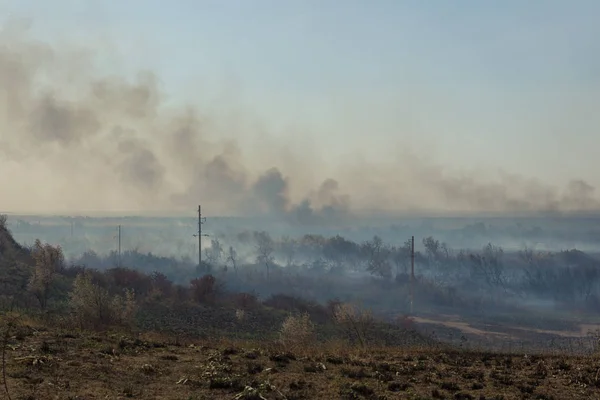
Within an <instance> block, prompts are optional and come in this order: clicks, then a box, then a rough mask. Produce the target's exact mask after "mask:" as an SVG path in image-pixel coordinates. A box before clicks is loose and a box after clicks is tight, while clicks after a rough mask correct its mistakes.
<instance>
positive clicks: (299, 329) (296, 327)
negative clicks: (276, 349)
mask: <svg viewBox="0 0 600 400" xmlns="http://www.w3.org/2000/svg"><path fill="white" fill-rule="evenodd" d="M279 335H280V341H281V343H282V344H283V345H284V346H286V347H296V346H302V345H307V344H309V343H311V342H312V341H313V340H314V335H315V325H314V324H313V323H312V321H311V320H310V315H308V313H304V314H301V315H298V316H294V315H289V316H288V317H287V318H286V319H285V321H283V324H282V325H281V330H280V331H279Z"/></svg>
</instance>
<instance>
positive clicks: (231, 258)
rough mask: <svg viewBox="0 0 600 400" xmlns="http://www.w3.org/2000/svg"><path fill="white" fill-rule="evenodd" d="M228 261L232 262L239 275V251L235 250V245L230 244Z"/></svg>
mask: <svg viewBox="0 0 600 400" xmlns="http://www.w3.org/2000/svg"><path fill="white" fill-rule="evenodd" d="M227 262H231V266H232V267H233V270H234V272H235V274H236V275H237V272H238V270H237V251H235V249H234V248H233V246H229V250H228V251H227Z"/></svg>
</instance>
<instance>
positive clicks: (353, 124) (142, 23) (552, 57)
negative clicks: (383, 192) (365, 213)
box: [0, 0, 600, 209]
mask: <svg viewBox="0 0 600 400" xmlns="http://www.w3.org/2000/svg"><path fill="white" fill-rule="evenodd" d="M599 15H600V2H598V1H592V0H590V1H584V0H580V1H566V0H565V1H552V0H547V1H541V0H538V1H512V0H505V1H496V2H491V1H467V0H463V1H417V0H415V1H401V0H395V1H394V0H374V1H366V0H364V1H358V0H347V1H333V0H321V1H316V0H315V1H313V0H304V1H300V0H288V1H276V0H272V1H267V0H253V1H250V0H239V1H230V0H218V1H217V0H215V1H201V0H196V1H192V0H189V1H175V0H174V1H169V2H167V1H156V0H154V1H150V0H144V1H142V0H128V1H122V2H117V1H100V0H96V1H84V0H81V1H76V0H70V1H66V0H64V1H60V0H54V1H28V0H18V1H7V0H4V1H2V0H0V16H5V17H4V18H3V21H4V22H7V21H8V22H9V23H11V24H15V23H17V22H15V21H17V20H21V21H22V19H23V18H26V19H29V20H30V22H31V29H30V32H29V37H30V38H35V39H37V40H41V41H45V42H48V43H51V44H52V45H53V46H55V48H63V47H68V46H70V47H73V48H75V47H80V48H85V49H87V50H88V51H92V52H93V53H94V71H95V72H94V73H97V74H120V75H122V76H126V75H131V76H133V75H134V73H135V72H136V71H138V70H140V69H147V70H151V71H153V72H154V73H155V74H156V76H157V77H158V80H159V88H160V90H161V92H163V93H165V94H166V95H168V99H169V101H170V102H173V103H183V102H192V103H194V104H197V105H202V107H204V109H205V110H209V112H213V113H214V115H219V117H218V118H217V119H218V120H219V124H220V125H219V126H221V128H220V129H221V131H222V132H223V136H227V137H229V138H234V139H235V140H236V142H237V143H238V146H239V148H240V149H242V152H243V153H244V154H245V155H246V156H245V163H246V164H247V165H252V166H254V165H256V169H258V170H259V169H262V170H264V169H266V168H268V167H269V166H277V167H279V168H281V169H282V170H283V171H288V172H285V173H286V174H287V175H290V176H291V175H293V173H292V172H289V171H292V170H294V168H296V169H297V168H302V166H303V165H307V166H306V167H305V170H306V171H305V172H304V173H303V174H302V178H298V179H299V182H303V183H304V182H306V186H307V187H308V186H310V185H311V184H314V182H317V183H318V182H320V181H323V180H324V179H326V178H329V177H333V178H335V179H337V180H339V182H340V185H341V188H342V189H343V188H344V182H346V184H348V183H349V182H350V179H349V178H348V177H346V181H344V175H345V174H346V175H347V174H348V171H350V170H352V168H350V167H347V164H348V163H350V162H354V161H356V160H359V162H358V163H355V164H353V167H354V168H356V169H357V170H360V171H362V172H361V173H362V174H365V175H368V174H369V172H368V169H369V167H370V166H372V165H377V166H378V167H377V168H379V167H381V168H385V169H386V170H393V169H394V168H395V167H394V166H397V167H398V168H402V169H406V168H410V163H406V162H402V161H399V158H402V157H404V156H403V155H402V154H404V153H403V152H407V151H408V152H410V153H411V154H412V155H413V156H416V157H419V158H426V159H427V163H434V164H435V165H437V166H440V168H442V169H443V170H444V171H452V172H451V173H453V174H458V175H460V176H462V175H461V174H463V173H464V174H473V173H482V172H481V171H487V170H489V171H492V172H493V171H494V170H495V169H498V168H499V169H501V170H503V171H505V172H507V173H510V174H515V175H519V176H521V177H524V178H527V179H529V178H536V179H539V180H541V181H542V182H544V184H548V185H552V186H556V187H560V188H562V187H564V186H565V185H566V184H567V182H568V181H569V180H571V179H581V180H584V181H586V182H587V183H589V184H591V185H592V186H600V162H599V161H598V157H597V156H596V153H597V151H598V149H599V148H600V146H599V145H600V131H599V128H600V112H596V109H597V108H598V104H600V39H598V38H600V24H598V16H599ZM21 23H22V22H21ZM28 40H32V39H28ZM6 126H7V125H5V131H4V132H2V133H0V135H16V133H7V132H6ZM221 131H219V132H221ZM265 135H269V136H270V137H271V138H272V140H273V141H272V142H269V143H275V144H276V145H275V144H273V145H269V144H264V143H265V142H264V140H266V139H264V138H265V137H266V136H265ZM217 136H218V134H217ZM261 138H262V139H261ZM257 148H259V149H260V150H257ZM282 148H286V152H284V153H281V152H280V150H281V149H282ZM269 149H272V151H273V152H274V153H275V152H276V153H277V154H278V155H277V156H273V155H272V154H271V155H268V156H265V154H267V153H269V151H268V150H269ZM282 154H283V155H282ZM265 157H266V159H268V160H269V161H268V162H267V161H265ZM269 163H270V164H269ZM263 164H265V165H263ZM271 164H272V165H271ZM288 164H289V165H288ZM315 165H318V167H315ZM286 166H287V167H286ZM286 168H287V169H286ZM460 169H464V171H466V172H456V171H457V170H460ZM344 171H345V172H344ZM378 171H379V170H378V169H374V170H373V173H374V174H377V173H380V172H378ZM388 172H389V171H388ZM399 173H401V174H407V173H408V172H407V171H402V172H399ZM0 174H2V173H1V172H0ZM321 174H322V176H321ZM391 174H392V176H393V172H392V173H391ZM458 175H457V176H458ZM7 179H8V178H7V177H6V176H5V177H4V178H3V179H2V177H0V181H2V182H3V183H4V184H6V182H7ZM481 179H483V181H482V182H483V183H484V184H485V183H486V182H485V178H481ZM490 179H491V178H490ZM22 185H24V184H22ZM298 185H300V186H302V185H301V184H300V183H299V184H298ZM347 186H348V185H346V188H345V190H346V191H349V188H348V187H347ZM9 187H10V186H9ZM368 187H369V186H368V185H363V186H361V190H363V191H368V190H369V189H368ZM15 190H16V189H15ZM20 190H22V191H23V190H25V189H23V188H22V187H21V189H20ZM48 190H49V189H48ZM408 190H410V189H408ZM15 193H16V192H15ZM19 193H21V192H19ZM23 193H24V192H23ZM44 193H46V192H44ZM397 193H399V192H395V194H394V195H397ZM352 195H353V198H356V196H357V193H353V194H352ZM359 195H362V196H365V198H366V197H368V196H369V194H368V193H362V194H360V193H359ZM17 197H18V196H17V195H14V196H13V197H10V196H9V197H8V200H6V201H7V202H8V204H5V205H4V206H3V205H2V204H0V209H2V208H6V209H10V208H15V207H18V206H19V204H21V202H20V201H18V200H17ZM300 197H301V196H300ZM47 198H48V199H49V200H48V201H51V202H54V203H56V202H58V201H59V200H60V196H58V195H57V194H56V193H54V194H52V195H48V196H47ZM358 203H360V204H361V205H362V206H371V207H376V206H377V205H378V204H377V201H373V202H369V201H367V200H365V201H364V202H361V201H359V202H358ZM363 203H364V204H363ZM371 203H372V204H371ZM382 203H385V207H388V208H389V204H390V203H394V199H393V196H392V195H390V196H387V198H386V200H385V201H384V202H382ZM120 206H121V207H122V208H136V205H135V204H133V205H132V204H130V203H124V204H122V205H120ZM56 207H57V208H60V207H58V206H56ZM101 207H102V203H101V202H100V203H98V204H97V205H96V208H101ZM107 207H108V208H111V207H112V208H115V207H117V208H118V207H119V204H118V202H117V203H111V205H107ZM140 207H141V208H144V207H145V206H140ZM463 208H464V207H463Z"/></svg>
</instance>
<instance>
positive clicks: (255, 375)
mask: <svg viewBox="0 0 600 400" xmlns="http://www.w3.org/2000/svg"><path fill="white" fill-rule="evenodd" d="M5 349H6V356H5V360H6V386H5V387H0V390H1V392H2V393H3V394H6V392H5V388H6V390H7V391H8V394H9V395H10V398H11V399H15V400H16V399H121V398H139V399H238V400H243V399H288V400H292V399H378V400H380V399H481V400H485V399H498V400H499V399H504V400H509V399H542V400H544V399H557V400H558V399H595V398H600V397H599V395H598V393H600V359H598V358H593V357H567V356H561V357H558V356H531V355H530V356H526V355H501V354H492V353H485V352H467V351H449V350H447V349H443V348H441V347H440V348H437V349H436V348H419V349H417V348H412V349H407V348H399V347H396V348H389V347H388V348H368V349H366V350H361V349H357V348H351V347H349V346H347V345H344V344H343V343H328V344H322V345H311V346H301V347H299V348H297V349H290V348H288V349H286V348H283V347H281V346H280V345H276V344H269V343H248V342H224V341H187V342H175V341H174V339H172V338H169V337H165V336H159V335H150V334H145V335H141V336H140V335H129V336H126V335H125V336H124V335H122V334H117V333H113V334H86V333H73V332H57V331H44V330H37V331H36V330H21V331H19V332H17V333H16V334H15V335H13V336H12V337H11V338H10V340H9V342H8V343H7V346H6V347H5ZM5 397H7V396H5Z"/></svg>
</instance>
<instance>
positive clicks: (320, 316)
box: [263, 293, 329, 323]
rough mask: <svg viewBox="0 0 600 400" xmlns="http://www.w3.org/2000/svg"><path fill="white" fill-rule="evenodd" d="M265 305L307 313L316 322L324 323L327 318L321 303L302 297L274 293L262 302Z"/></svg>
mask: <svg viewBox="0 0 600 400" xmlns="http://www.w3.org/2000/svg"><path fill="white" fill-rule="evenodd" d="M263 304H264V305H265V306H267V307H272V308H275V309H278V310H283V311H287V312H292V313H302V314H304V313H307V314H309V315H310V316H311V318H312V319H313V320H314V321H316V322H318V323H325V322H327V321H328V320H329V315H328V312H327V309H326V308H325V307H323V306H322V305H320V304H318V303H316V302H313V301H309V300H305V299H302V298H300V297H295V296H290V295H287V294H282V293H279V294H274V295H272V296H271V297H269V298H268V299H267V300H265V301H264V302H263Z"/></svg>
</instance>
